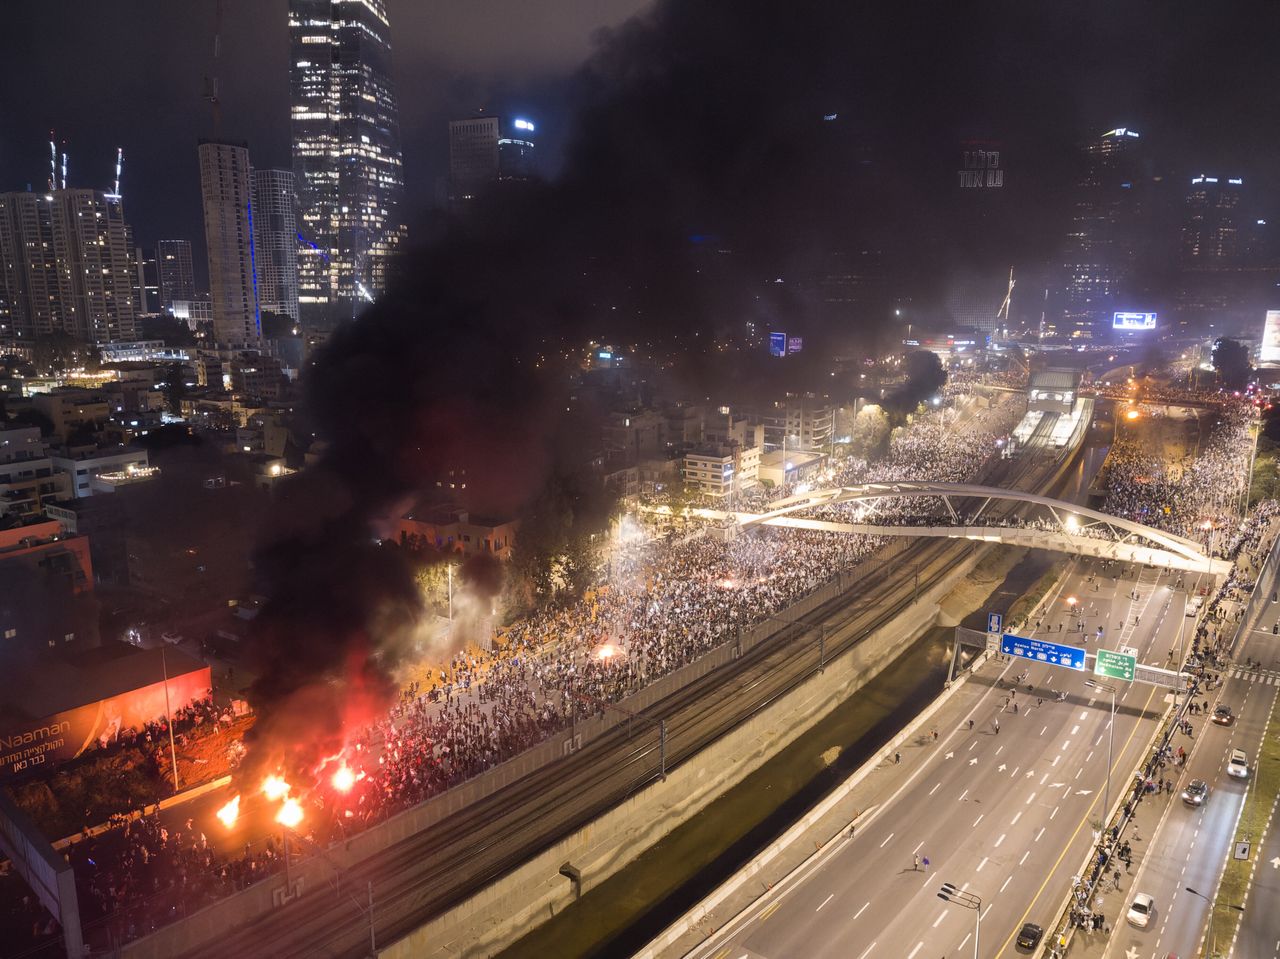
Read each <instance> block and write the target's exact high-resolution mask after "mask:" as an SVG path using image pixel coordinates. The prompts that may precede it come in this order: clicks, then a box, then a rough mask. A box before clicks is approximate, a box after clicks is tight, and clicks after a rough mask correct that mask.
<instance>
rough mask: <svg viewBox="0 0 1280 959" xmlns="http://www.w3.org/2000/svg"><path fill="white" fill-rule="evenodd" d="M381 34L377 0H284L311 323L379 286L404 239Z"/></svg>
mask: <svg viewBox="0 0 1280 959" xmlns="http://www.w3.org/2000/svg"><path fill="white" fill-rule="evenodd" d="M389 34H390V28H389V25H388V22H387V13H386V4H385V2H384V0H289V52H290V71H291V72H290V88H291V115H290V122H291V126H292V139H293V169H294V174H295V176H296V178H297V189H298V201H299V209H300V212H301V222H300V223H299V227H298V229H299V233H300V249H299V256H298V301H299V306H300V309H301V312H302V321H303V324H304V325H306V326H310V327H312V328H324V327H328V326H331V325H332V324H334V323H336V322H340V321H342V320H345V319H350V318H352V317H353V316H355V315H357V314H358V313H359V312H360V310H361V309H362V308H363V306H364V305H365V304H366V303H368V302H370V301H372V299H373V298H374V297H375V296H377V295H378V294H379V293H381V292H382V291H383V290H384V289H385V288H386V285H387V281H388V277H389V267H390V265H389V261H390V259H391V257H392V255H393V254H394V253H395V251H396V249H397V247H398V246H399V245H400V244H401V243H402V242H403V240H404V236H405V228H404V225H403V221H402V219H401V209H400V204H401V194H402V193H403V190H404V176H403V172H402V168H401V156H400V126H399V118H398V113H397V107H396V96H395V88H394V85H393V84H392V81H391V42H390V36H389Z"/></svg>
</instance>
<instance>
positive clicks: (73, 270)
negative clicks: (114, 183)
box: [0, 187, 138, 343]
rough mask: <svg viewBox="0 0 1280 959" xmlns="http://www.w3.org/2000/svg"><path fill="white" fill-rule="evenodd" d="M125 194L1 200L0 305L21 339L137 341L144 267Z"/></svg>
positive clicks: (63, 193)
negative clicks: (137, 257)
mask: <svg viewBox="0 0 1280 959" xmlns="http://www.w3.org/2000/svg"><path fill="white" fill-rule="evenodd" d="M132 253H133V237H132V231H130V229H129V226H128V224H127V223H126V222H125V219H124V207H123V204H122V202H121V199H120V197H119V195H118V194H115V193H106V192H103V191H100V190H87V189H68V188H66V187H63V188H61V189H55V190H51V191H49V192H47V193H31V192H26V193H4V194H0V300H3V301H4V303H5V304H6V306H7V310H8V313H9V316H8V320H7V322H8V324H9V325H10V326H11V328H12V333H13V335H14V336H15V337H17V338H24V337H32V336H42V335H47V334H50V333H55V332H61V333H68V334H70V335H71V336H74V337H75V338H76V339H79V340H83V341H86V342H93V343H106V342H111V341H118V340H132V339H137V336H138V319H137V307H136V304H135V301H134V298H135V290H134V288H135V286H136V284H137V265H136V263H135V261H134V258H133V256H132V255H131V254H132Z"/></svg>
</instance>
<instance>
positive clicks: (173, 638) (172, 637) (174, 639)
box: [160, 632, 182, 646]
mask: <svg viewBox="0 0 1280 959" xmlns="http://www.w3.org/2000/svg"><path fill="white" fill-rule="evenodd" d="M160 638H161V639H163V640H164V641H165V642H166V643H172V644H173V645H174V646H177V645H178V644H179V643H180V642H182V634H181V633H168V632H166V633H161V634H160Z"/></svg>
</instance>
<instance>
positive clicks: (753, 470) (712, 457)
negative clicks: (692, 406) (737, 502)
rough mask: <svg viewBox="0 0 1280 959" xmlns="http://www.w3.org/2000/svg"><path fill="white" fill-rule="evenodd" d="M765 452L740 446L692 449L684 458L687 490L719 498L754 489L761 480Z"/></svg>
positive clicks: (753, 447) (751, 447)
mask: <svg viewBox="0 0 1280 959" xmlns="http://www.w3.org/2000/svg"><path fill="white" fill-rule="evenodd" d="M762 452H763V451H762V450H761V449H760V447H759V446H743V445H741V444H725V445H723V446H715V447H704V448H702V449H698V450H692V451H690V452H688V453H686V454H685V456H684V465H683V474H684V483H685V487H686V489H690V490H693V491H694V492H698V493H702V494H704V495H707V496H714V497H717V498H719V497H724V496H729V495H731V494H733V493H738V492H741V491H743V490H748V489H751V488H752V487H753V486H755V485H756V484H757V482H758V481H759V473H760V456H761V453H762Z"/></svg>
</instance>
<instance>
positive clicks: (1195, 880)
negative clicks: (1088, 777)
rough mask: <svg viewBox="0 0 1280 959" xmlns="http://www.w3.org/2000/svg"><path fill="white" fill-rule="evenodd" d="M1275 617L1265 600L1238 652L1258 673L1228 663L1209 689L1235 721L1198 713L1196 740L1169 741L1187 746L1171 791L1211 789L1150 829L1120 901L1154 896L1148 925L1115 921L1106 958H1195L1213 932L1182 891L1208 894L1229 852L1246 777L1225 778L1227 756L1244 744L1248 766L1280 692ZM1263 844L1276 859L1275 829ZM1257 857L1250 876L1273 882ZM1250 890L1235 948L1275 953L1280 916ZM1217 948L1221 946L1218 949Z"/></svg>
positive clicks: (1251, 953)
mask: <svg viewBox="0 0 1280 959" xmlns="http://www.w3.org/2000/svg"><path fill="white" fill-rule="evenodd" d="M1278 615H1280V606H1275V605H1269V606H1267V607H1266V608H1265V610H1264V611H1263V614H1262V617H1261V619H1260V622H1259V623H1258V624H1256V626H1255V628H1253V629H1252V630H1250V631H1249V633H1248V634H1246V636H1245V637H1244V638H1243V639H1242V641H1241V644H1240V646H1239V647H1238V648H1237V650H1236V656H1235V658H1236V660H1237V661H1240V662H1243V661H1244V660H1245V659H1259V660H1261V661H1262V663H1263V669H1262V670H1260V671H1259V670H1250V669H1243V668H1241V667H1238V666H1231V667H1228V668H1227V669H1225V670H1224V671H1223V673H1222V676H1223V683H1222V685H1221V687H1219V688H1218V689H1216V690H1214V691H1213V692H1212V693H1209V694H1208V696H1209V699H1210V701H1211V702H1212V703H1213V704H1214V705H1215V706H1216V705H1218V704H1223V705H1227V706H1230V707H1231V709H1232V711H1233V712H1234V713H1235V715H1236V717H1237V718H1236V721H1235V723H1234V724H1233V725H1232V726H1228V727H1223V726H1217V725H1215V724H1213V723H1211V722H1209V721H1208V719H1207V717H1196V718H1195V719H1193V720H1192V723H1193V730H1194V743H1193V742H1191V741H1189V740H1188V739H1187V738H1186V737H1184V736H1177V737H1175V740H1174V741H1175V743H1180V744H1181V745H1182V746H1183V748H1184V749H1187V750H1188V751H1189V756H1188V758H1187V765H1186V768H1185V769H1184V770H1182V774H1181V776H1180V777H1179V779H1178V790H1179V793H1178V794H1177V795H1180V792H1181V789H1182V787H1183V786H1185V784H1186V783H1187V782H1189V781H1190V780H1192V779H1203V780H1205V781H1206V782H1207V783H1208V784H1209V790H1210V791H1209V795H1208V798H1207V800H1206V801H1205V803H1204V805H1203V806H1201V807H1200V808H1198V809H1197V808H1192V807H1188V806H1186V805H1185V804H1183V803H1182V802H1181V801H1180V800H1176V801H1174V802H1172V803H1170V804H1169V807H1168V809H1167V810H1166V811H1165V814H1164V816H1163V818H1162V819H1161V821H1160V824H1159V826H1158V827H1157V829H1156V832H1155V834H1154V835H1153V836H1151V837H1147V838H1148V841H1149V844H1150V849H1149V851H1147V853H1146V855H1145V856H1144V858H1143V862H1142V865H1141V866H1140V867H1139V869H1138V871H1137V873H1136V874H1135V875H1134V877H1133V879H1132V880H1130V882H1129V885H1128V887H1127V888H1128V889H1129V892H1130V895H1129V896H1128V897H1126V902H1127V901H1129V900H1131V899H1132V893H1135V892H1145V893H1148V894H1150V895H1151V896H1153V897H1154V899H1155V916H1154V921H1153V922H1152V924H1151V926H1150V927H1149V928H1147V929H1137V928H1134V927H1133V926H1130V925H1128V924H1127V923H1125V922H1123V921H1120V922H1118V923H1117V924H1116V926H1115V929H1114V931H1113V933H1112V935H1111V939H1110V942H1109V943H1108V945H1107V948H1106V950H1105V952H1104V953H1103V955H1104V957H1105V959H1138V957H1143V959H1146V957H1152V956H1157V957H1159V959H1164V957H1165V956H1166V955H1167V954H1173V955H1178V956H1191V955H1196V954H1198V951H1199V949H1200V947H1201V943H1202V940H1203V939H1204V938H1205V936H1206V934H1209V933H1210V930H1208V928H1207V921H1208V913H1209V906H1208V903H1207V902H1206V901H1205V900H1204V899H1202V898H1200V897H1198V896H1195V895H1193V894H1191V893H1189V892H1187V891H1186V889H1187V887H1190V888H1192V889H1195V890H1196V891H1197V892H1199V893H1202V894H1204V895H1205V896H1208V897H1210V898H1212V897H1213V895H1214V892H1215V890H1216V889H1217V887H1218V880H1219V878H1220V877H1221V875H1222V870H1223V867H1224V865H1225V863H1226V861H1227V859H1228V858H1229V857H1230V856H1231V855H1232V852H1233V848H1232V839H1233V836H1234V834H1235V827H1236V821H1237V818H1238V817H1239V814H1240V808H1241V806H1242V804H1243V802H1244V797H1245V792H1246V789H1247V787H1248V783H1247V781H1245V780H1240V779H1234V778H1232V777H1230V776H1228V775H1227V772H1226V761H1227V757H1228V756H1229V755H1230V752H1231V750H1232V749H1242V750H1244V751H1245V752H1246V753H1247V754H1248V755H1249V758H1250V765H1251V767H1252V765H1253V759H1254V757H1255V756H1256V755H1257V753H1258V749H1259V747H1260V745H1261V743H1262V736H1263V733H1264V731H1265V729H1266V723H1267V718H1268V717H1269V716H1270V714H1271V711H1272V709H1274V707H1275V703H1276V697H1277V694H1280V671H1278V668H1280V643H1278V642H1277V638H1276V637H1275V636H1273V635H1272V632H1271V626H1272V624H1274V623H1275V622H1277V618H1278ZM1166 772H1168V771H1167V770H1166ZM1268 845H1269V847H1270V848H1271V849H1272V851H1271V852H1270V853H1267V852H1265V851H1264V850H1262V851H1261V853H1262V855H1263V856H1264V857H1268V858H1270V857H1275V856H1277V855H1280V852H1277V851H1275V850H1276V849H1277V846H1276V842H1275V837H1274V835H1271V836H1269V837H1268ZM1259 851H1260V850H1254V851H1252V855H1253V856H1255V857H1256V856H1257V855H1258V854H1259ZM1263 862H1264V865H1263V866H1261V867H1260V868H1259V872H1258V873H1257V876H1258V877H1259V878H1261V879H1262V880H1263V881H1264V882H1267V883H1269V884H1270V888H1275V887H1276V885H1277V882H1276V876H1275V874H1276V872H1277V870H1276V868H1275V867H1273V866H1271V865H1270V864H1268V863H1267V862H1266V858H1264V860H1263ZM1250 896H1251V901H1252V903H1254V904H1255V908H1253V909H1251V910H1249V911H1247V912H1246V914H1245V926H1244V928H1245V929H1247V930H1248V933H1247V936H1245V937H1243V938H1242V941H1241V943H1240V944H1238V945H1237V947H1236V952H1235V954H1236V955H1239V956H1247V957H1249V959H1261V957H1263V956H1274V955H1276V954H1277V950H1278V945H1280V943H1278V940H1280V917H1277V916H1276V914H1275V911H1274V910H1271V909H1267V908H1265V907H1264V908H1256V906H1257V904H1259V903H1264V902H1267V901H1268V900H1267V899H1266V898H1265V896H1266V892H1265V891H1264V890H1263V889H1254V890H1253V891H1252V892H1251V893H1250ZM1252 897H1256V898H1252ZM1121 919H1122V917H1121ZM1246 938H1247V943H1246V941H1245V939H1246ZM1209 945H1212V943H1209ZM1224 945H1225V944H1224V943H1222V942H1221V941H1219V942H1218V947H1219V948H1220V949H1221V948H1223V947H1224ZM1224 954H1225V949H1224Z"/></svg>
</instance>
